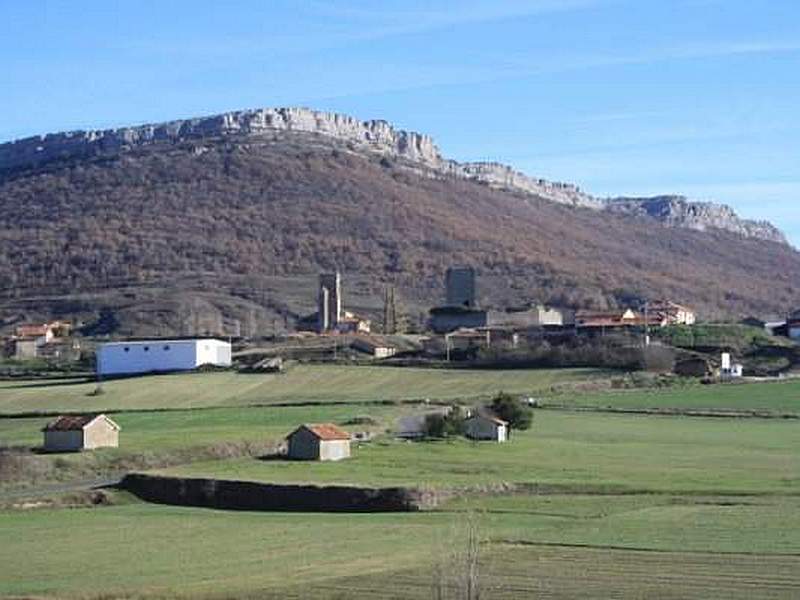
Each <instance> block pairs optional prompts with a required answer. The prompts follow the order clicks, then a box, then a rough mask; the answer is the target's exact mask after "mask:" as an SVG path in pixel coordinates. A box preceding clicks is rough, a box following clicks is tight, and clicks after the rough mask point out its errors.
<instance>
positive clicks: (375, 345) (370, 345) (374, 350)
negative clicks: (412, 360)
mask: <svg viewBox="0 0 800 600" xmlns="http://www.w3.org/2000/svg"><path fill="white" fill-rule="evenodd" d="M351 345H352V347H353V348H354V349H356V350H358V351H359V352H366V353H367V354H370V355H372V356H373V357H374V358H389V357H390V356H394V355H395V354H397V348H396V347H395V346H394V344H392V343H391V342H390V341H389V340H387V339H386V338H385V337H383V336H378V335H357V336H356V337H355V338H354V339H353V343H352V344H351Z"/></svg>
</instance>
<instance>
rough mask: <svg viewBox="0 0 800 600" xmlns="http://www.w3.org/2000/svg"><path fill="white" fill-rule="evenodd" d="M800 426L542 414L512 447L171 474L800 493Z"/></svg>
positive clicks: (416, 448)
mask: <svg viewBox="0 0 800 600" xmlns="http://www.w3.org/2000/svg"><path fill="white" fill-rule="evenodd" d="M798 431H800V424H798V423H797V422H796V421H782V420H779V421H770V420H759V419H688V418H682V417H641V416H620V415H609V414H600V413H591V414H586V413H583V414H577V413H563V412H555V411H538V412H537V413H536V418H535V421H534V426H533V428H532V429H531V430H529V431H527V432H516V433H514V434H513V435H512V440H511V442H510V443H507V444H474V443H471V442H467V441H465V440H456V441H453V442H431V443H408V442H397V441H387V442H383V443H381V442H377V443H372V444H367V445H364V446H362V447H361V448H356V449H355V450H354V456H353V458H352V459H351V460H349V461H347V462H346V463H345V462H342V463H305V462H293V461H260V460H257V459H248V458H245V459H237V460H230V461H211V462H198V463H193V464H191V465H186V466H180V467H175V468H172V469H167V470H166V471H165V472H166V473H168V474H176V475H186V476H197V477H200V476H202V477H206V476H207V477H217V478H221V479H246V480H260V481H276V482H278V481H279V482H293V483H339V484H354V485H377V486H393V485H422V486H430V487H452V486H483V485H490V484H496V483H499V482H511V483H537V484H552V485H566V486H572V487H590V488H594V489H611V488H615V489H616V488H619V489H623V490H651V491H658V492H670V493H678V492H709V491H711V492H716V493H723V492H724V493H752V494H758V493H780V494H789V493H791V494H797V493H800V435H798Z"/></svg>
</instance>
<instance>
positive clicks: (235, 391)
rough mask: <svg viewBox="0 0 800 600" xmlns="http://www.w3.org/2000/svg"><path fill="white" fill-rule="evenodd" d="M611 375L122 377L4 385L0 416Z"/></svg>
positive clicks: (365, 395)
mask: <svg viewBox="0 0 800 600" xmlns="http://www.w3.org/2000/svg"><path fill="white" fill-rule="evenodd" d="M601 376H605V373H604V372H602V371H597V370H593V369H536V370H511V371H489V370H461V369H459V370H445V369H416V368H397V367H370V366H363V367H362V366H338V365H337V366H334V365H294V366H292V367H291V368H290V369H289V370H288V371H287V372H286V373H284V374H279V375H241V374H237V373H232V372H226V373H193V374H179V375H159V376H149V377H136V378H131V379H119V380H113V381H108V382H106V383H104V384H103V389H104V391H105V393H104V394H102V395H99V396H98V395H92V392H93V391H94V390H95V388H96V384H94V383H87V382H75V381H69V380H64V381H60V382H44V383H43V382H36V381H4V382H0V414H4V413H5V414H14V413H26V412H47V413H52V412H56V411H72V412H79V411H97V410H149V409H158V408H200V407H208V406H247V405H252V404H276V403H287V402H308V401H310V402H375V401H381V400H406V399H410V400H420V399H424V398H430V399H438V400H458V399H460V398H475V397H485V396H490V395H493V394H496V393H497V392H498V391H499V390H501V389H502V390H505V391H507V392H509V393H519V394H535V393H539V392H542V391H546V390H548V389H549V388H550V387H551V386H553V385H554V384H558V383H563V382H568V381H585V380H587V379H590V378H592V377H601Z"/></svg>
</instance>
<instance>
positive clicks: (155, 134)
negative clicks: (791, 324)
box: [0, 108, 786, 243]
mask: <svg viewBox="0 0 800 600" xmlns="http://www.w3.org/2000/svg"><path fill="white" fill-rule="evenodd" d="M274 132H301V133H306V134H314V135H321V136H326V137H329V138H333V139H336V140H341V141H343V142H345V143H347V144H349V145H351V146H352V148H353V149H356V150H364V151H368V152H372V153H378V154H382V155H385V156H390V157H392V158H397V159H401V160H403V161H405V163H406V164H407V165H409V166H411V167H412V168H414V169H415V170H417V171H419V172H422V173H426V174H429V175H432V176H442V175H445V176H454V177H461V178H466V179H471V180H474V181H477V182H480V183H482V184H485V185H488V186H490V187H492V188H497V189H507V190H512V191H517V192H524V193H526V194H532V195H535V196H538V197H540V198H544V199H545V200H550V201H552V202H558V203H560V204H566V205H569V206H575V207H583V208H590V209H595V210H611V211H613V212H617V213H625V214H629V215H633V216H640V217H646V218H653V219H657V220H658V221H660V222H662V223H664V224H665V225H667V226H671V227H685V228H690V229H696V230H705V229H708V228H716V229H723V230H726V231H732V232H735V233H738V234H741V235H743V236H747V237H753V238H760V239H765V240H769V241H774V242H780V243H786V238H785V237H784V235H783V234H782V233H781V232H780V231H779V230H778V229H777V228H775V227H774V226H772V225H770V224H769V223H765V222H756V221H747V220H743V219H741V218H739V217H738V216H737V215H736V213H735V212H734V211H733V210H732V209H731V208H730V207H728V206H724V205H718V204H713V203H698V202H689V201H688V200H687V199H686V198H684V197H682V196H658V197H654V198H613V199H603V198H597V197H594V196H591V195H590V194H587V193H585V192H583V191H581V189H580V188H578V187H577V186H575V185H572V184H569V183H560V182H551V181H547V180H544V179H539V178H534V177H529V176H528V175H525V174H524V173H520V172H518V171H515V170H514V169H512V168H511V167H509V166H507V165H503V164H499V163H494V162H470V163H459V162H456V161H453V160H449V159H446V158H444V157H442V155H441V153H440V151H439V149H438V147H437V146H436V144H435V143H434V141H433V139H432V138H431V137H430V136H427V135H423V134H420V133H415V132H411V131H402V130H397V129H395V128H393V127H392V126H391V125H390V124H389V123H387V122H386V121H381V120H375V121H360V120H358V119H355V118H353V117H349V116H346V115H340V114H335V113H326V112H319V111H313V110H310V109H306V108H263V109H256V110H243V111H236V112H230V113H225V114H221V115H215V116H211V117H203V118H195V119H185V120H179V121H170V122H168V123H161V124H155V125H141V126H137V127H123V128H119V129H109V130H103V131H76V132H68V133H56V134H49V135H44V136H35V137H30V138H26V139H22V140H17V141H14V142H8V143H4V144H0V177H2V176H3V175H4V174H8V173H12V172H14V171H19V170H26V169H35V168H38V167H42V166H45V165H47V164H50V163H57V162H60V161H70V160H74V159H81V158H92V157H99V156H111V155H114V154H117V153H119V152H123V151H126V150H130V149H133V148H137V147H142V146H147V145H152V144H169V143H177V142H183V141H189V140H195V139H203V138H219V137H228V136H231V137H236V136H239V137H241V136H247V137H257V136H262V135H264V134H271V133H274Z"/></svg>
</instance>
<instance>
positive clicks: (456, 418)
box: [424, 408, 464, 438]
mask: <svg viewBox="0 0 800 600" xmlns="http://www.w3.org/2000/svg"><path fill="white" fill-rule="evenodd" d="M424 432H425V437H430V438H446V437H448V436H451V435H460V434H462V433H463V432H464V418H463V417H462V416H461V411H460V410H458V409H455V408H454V409H452V410H451V411H450V412H448V413H447V414H442V413H433V414H430V415H426V416H425V430H424Z"/></svg>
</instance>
